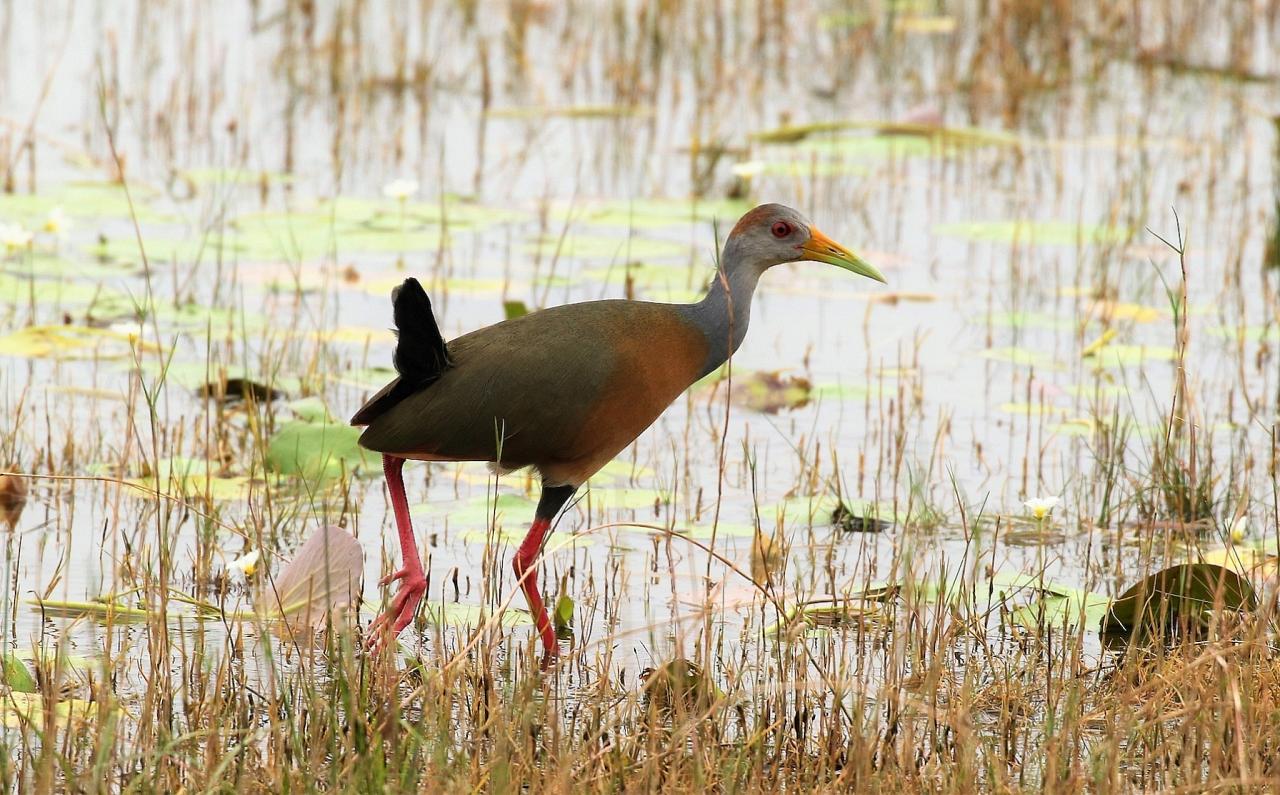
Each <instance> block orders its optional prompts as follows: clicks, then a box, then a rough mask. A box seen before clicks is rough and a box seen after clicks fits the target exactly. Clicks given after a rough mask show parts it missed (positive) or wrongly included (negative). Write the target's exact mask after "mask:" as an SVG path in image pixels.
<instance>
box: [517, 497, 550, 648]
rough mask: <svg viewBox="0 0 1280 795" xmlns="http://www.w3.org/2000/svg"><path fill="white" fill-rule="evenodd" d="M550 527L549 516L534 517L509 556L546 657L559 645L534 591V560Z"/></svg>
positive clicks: (535, 560) (536, 589) (536, 584)
mask: <svg viewBox="0 0 1280 795" xmlns="http://www.w3.org/2000/svg"><path fill="white" fill-rule="evenodd" d="M550 528H551V520H550V519H545V518H543V517H541V516H539V517H537V518H535V519H534V520H533V524H532V525H530V527H529V534H528V535H526V536H525V537H524V543H522V544H521V545H520V548H519V549H518V550H516V555H515V557H514V558H512V560H511V568H513V569H515V572H516V579H517V581H519V583H520V590H522V591H524V598H525V601H527V602H528V603H529V612H530V613H532V614H533V625H534V627H535V628H537V630H538V634H539V635H541V636H542V648H543V649H544V650H545V651H546V653H547V657H548V658H551V657H555V656H556V654H557V653H559V651H560V647H559V645H558V644H557V643H556V633H555V632H554V631H552V629H551V619H549V618H548V617H547V608H546V606H545V605H543V604H542V596H541V595H540V594H539V593H538V570H537V562H538V554H539V553H540V552H542V539H543V538H545V537H546V535H547V530H548V529H550Z"/></svg>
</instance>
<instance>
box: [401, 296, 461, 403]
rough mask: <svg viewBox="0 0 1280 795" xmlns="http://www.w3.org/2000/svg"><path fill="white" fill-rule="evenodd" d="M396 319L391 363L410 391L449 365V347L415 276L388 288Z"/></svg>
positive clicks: (432, 379) (436, 375) (437, 375)
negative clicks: (410, 388) (393, 361)
mask: <svg viewBox="0 0 1280 795" xmlns="http://www.w3.org/2000/svg"><path fill="white" fill-rule="evenodd" d="M391 305H392V307H394V312H395V319H396V336H397V337H398V338H399V339H398V340H397V341H396V355H395V364H396V372H398V373H399V374H400V380H401V381H402V382H408V384H409V385H410V386H411V387H413V390H414V391H417V390H419V389H422V388H423V387H425V386H428V385H429V384H431V383H432V382H433V381H435V380H436V379H437V378H439V377H440V374H441V373H443V372H444V370H445V368H446V367H448V366H449V364H450V362H449V348H448V346H446V345H445V344H444V337H442V336H441V335H440V327H439V326H437V325H436V317H435V315H433V314H432V313H431V299H430V298H428V297H427V291H426V290H424V289H422V285H421V284H418V280H417V279H405V280H404V284H402V285H400V286H399V287H397V288H396V289H394V290H392V291H391Z"/></svg>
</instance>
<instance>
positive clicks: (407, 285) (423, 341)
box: [351, 279, 452, 425]
mask: <svg viewBox="0 0 1280 795" xmlns="http://www.w3.org/2000/svg"><path fill="white" fill-rule="evenodd" d="M391 306H392V311H393V313H394V316H395V321H396V337H397V339H396V352H395V358H394V359H393V361H394V362H395V366H396V372H397V373H399V374H400V377H399V378H397V379H396V380H394V381H392V382H391V383H390V384H387V385H386V386H385V387H383V388H382V389H381V390H380V391H379V392H378V394H376V395H374V396H373V397H372V398H370V399H369V402H368V403H365V404H364V406H363V407H361V409H360V410H359V411H357V412H356V415H355V416H354V417H352V418H351V424H352V425H368V424H369V423H370V422H372V421H373V420H374V419H375V418H377V417H378V415H380V414H382V413H384V412H385V411H386V410H387V409H389V408H391V407H392V406H394V405H395V404H397V403H399V402H400V401H402V400H404V399H405V398H407V397H408V396H409V395H412V394H413V393H414V392H418V391H421V390H423V389H425V388H427V387H428V386H430V385H431V384H433V383H434V382H435V381H436V380H437V379H438V378H440V374H441V373H443V372H444V371H445V370H446V369H447V368H448V367H449V365H451V364H452V361H450V359H449V347H448V346H447V345H445V342H444V337H443V336H441V334H440V327H439V326H438V325H436V317H435V315H434V314H432V312H431V299H430V298H428V297H427V291H426V290H423V289H422V285H421V284H419V283H418V280H417V279H405V280H404V284H402V285H400V286H399V287H397V288H395V289H394V290H392V291H391Z"/></svg>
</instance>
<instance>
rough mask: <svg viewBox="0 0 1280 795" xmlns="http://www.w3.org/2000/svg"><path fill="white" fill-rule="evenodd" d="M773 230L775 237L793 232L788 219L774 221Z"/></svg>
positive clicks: (782, 236) (781, 236)
mask: <svg viewBox="0 0 1280 795" xmlns="http://www.w3.org/2000/svg"><path fill="white" fill-rule="evenodd" d="M771 231H772V232H773V236H774V237H776V238H784V237H786V236H787V235H789V234H791V224H789V223H787V222H786V221H778V222H776V223H774V225H773V229H772V230H771Z"/></svg>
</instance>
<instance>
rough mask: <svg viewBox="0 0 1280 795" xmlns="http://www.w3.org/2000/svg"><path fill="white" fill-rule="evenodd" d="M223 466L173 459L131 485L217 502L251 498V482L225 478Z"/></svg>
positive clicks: (179, 458) (157, 464) (159, 462)
mask: <svg viewBox="0 0 1280 795" xmlns="http://www.w3.org/2000/svg"><path fill="white" fill-rule="evenodd" d="M220 469H221V467H220V466H219V465H217V464H214V463H212V462H210V461H207V460H205V459H202V458H187V457H185V456H172V457H170V458H162V459H160V461H158V462H157V463H156V466H155V470H156V474H157V475H158V477H157V476H155V475H149V476H147V477H141V478H133V479H131V480H130V481H129V482H130V483H134V484H137V485H139V486H142V487H144V488H146V489H148V490H155V491H160V492H168V491H169V490H170V489H177V490H178V491H179V492H180V493H181V494H184V495H187V496H196V497H205V496H207V497H208V498H209V499H212V500H218V501H236V500H243V499H246V498H248V496H249V490H250V488H252V481H250V479H249V478H247V477H244V476H243V475H225V474H223V473H221V472H220Z"/></svg>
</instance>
